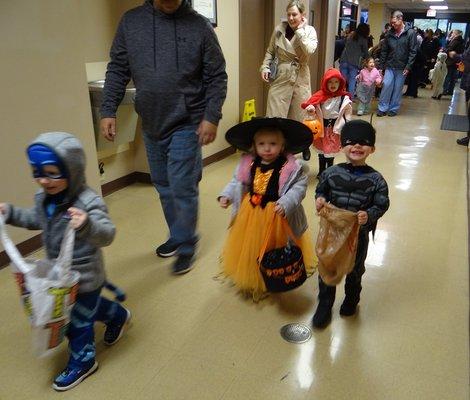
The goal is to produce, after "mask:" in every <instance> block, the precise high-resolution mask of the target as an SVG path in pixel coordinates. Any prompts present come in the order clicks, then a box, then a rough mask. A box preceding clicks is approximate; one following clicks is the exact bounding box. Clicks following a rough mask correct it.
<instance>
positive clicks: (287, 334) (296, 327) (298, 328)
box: [281, 323, 312, 343]
mask: <svg viewBox="0 0 470 400" xmlns="http://www.w3.org/2000/svg"><path fill="white" fill-rule="evenodd" d="M281 336H282V338H283V339H284V340H287V341H288V342H291V343H305V342H306V341H308V340H309V339H310V338H311V337H312V331H311V329H310V328H309V327H308V326H307V325H304V324H297V323H295V324H287V325H284V326H283V327H282V328H281Z"/></svg>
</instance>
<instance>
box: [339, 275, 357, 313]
mask: <svg viewBox="0 0 470 400" xmlns="http://www.w3.org/2000/svg"><path fill="white" fill-rule="evenodd" d="M348 278H352V277H350V276H347V277H346V284H345V285H344V291H345V293H346V297H345V298H344V301H343V304H341V308H340V309H339V313H340V314H341V315H343V316H345V317H350V316H351V315H354V314H356V309H357V305H358V304H359V300H360V299H361V290H362V285H361V282H360V281H359V282H353V280H352V279H349V280H348ZM359 279H360V278H359Z"/></svg>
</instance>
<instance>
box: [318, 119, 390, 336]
mask: <svg viewBox="0 0 470 400" xmlns="http://www.w3.org/2000/svg"><path fill="white" fill-rule="evenodd" d="M341 146H342V148H343V152H344V154H345V156H346V159H347V161H348V162H347V163H341V164H337V165H333V166H332V167H330V168H327V169H326V170H325V171H323V173H322V174H321V175H320V181H319V183H318V186H317V189H316V193H315V207H316V209H317V212H318V211H320V210H321V209H322V208H323V206H324V205H325V203H326V202H330V203H331V204H333V205H334V206H336V207H339V208H343V209H346V210H349V211H353V212H355V213H357V220H358V223H359V225H360V229H359V236H358V244H357V252H356V259H355V262H354V267H353V270H352V271H351V272H350V273H349V274H348V275H347V276H346V282H345V285H344V291H345V294H346V297H345V299H344V301H343V304H342V305H341V308H340V311H339V313H340V314H341V315H343V316H351V315H354V314H355V313H356V308H357V305H358V304H359V300H360V294H361V291H362V285H361V281H362V275H363V274H364V272H365V264H364V263H365V260H366V257H367V248H368V246H369V232H371V231H372V232H374V231H375V228H376V226H377V221H378V219H379V218H380V217H382V215H384V214H385V212H386V211H387V210H388V208H389V206H390V200H389V198H388V186H387V182H386V181H385V179H384V177H383V176H382V174H380V172H378V171H376V170H375V169H374V168H372V167H370V166H369V165H367V164H366V160H367V157H368V156H369V155H370V154H372V153H373V152H374V151H375V129H374V128H373V126H372V125H371V124H370V123H369V122H366V121H362V120H360V119H358V120H353V121H349V122H346V124H345V125H344V127H343V129H342V131H341ZM318 287H319V291H318V300H319V301H318V306H317V309H316V311H315V315H314V316H313V320H312V324H313V326H314V327H315V328H324V327H326V326H327V325H328V323H329V322H330V320H331V309H332V307H333V303H334V301H335V294H336V286H329V285H327V284H326V283H325V282H324V281H323V279H322V277H321V276H319V277H318Z"/></svg>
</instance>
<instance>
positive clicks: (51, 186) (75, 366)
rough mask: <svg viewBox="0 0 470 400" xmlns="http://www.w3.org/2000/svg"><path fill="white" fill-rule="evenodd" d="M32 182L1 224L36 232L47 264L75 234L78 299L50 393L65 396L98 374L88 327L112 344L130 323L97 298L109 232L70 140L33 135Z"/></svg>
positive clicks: (81, 156)
mask: <svg viewBox="0 0 470 400" xmlns="http://www.w3.org/2000/svg"><path fill="white" fill-rule="evenodd" d="M27 156H28V159H29V162H30V165H31V167H32V172H33V177H34V179H35V181H36V182H37V183H38V185H39V186H40V187H41V189H40V190H39V191H38V192H37V193H36V195H35V205H34V207H32V208H21V207H16V206H13V205H10V204H5V203H0V212H2V213H3V214H4V215H5V220H6V222H7V223H9V224H11V225H14V226H19V227H23V228H27V229H30V230H42V240H43V243H44V246H45V249H46V253H47V257H48V258H49V259H54V258H57V257H58V255H59V251H60V244H61V242H62V238H63V236H64V232H65V229H66V227H67V225H68V224H69V223H70V224H71V225H72V227H73V228H74V229H75V230H76V234H75V244H74V249H73V260H72V269H73V270H75V271H77V272H78V273H79V274H80V280H79V293H78V296H77V301H76V304H75V305H74V307H73V309H72V314H71V322H70V325H69V329H68V332H67V337H68V339H69V352H70V355H69V361H68V364H67V366H66V368H65V369H64V370H63V371H62V373H60V374H59V375H58V376H57V377H56V378H55V380H54V382H53V384H52V387H53V388H54V389H55V390H58V391H65V390H68V389H71V388H73V387H74V386H76V385H78V384H79V383H80V382H81V381H82V380H83V379H85V378H86V377H87V376H89V375H91V374H92V373H93V372H95V371H96V369H97V368H98V363H97V362H96V360H95V356H96V350H95V341H94V328H93V325H94V322H95V321H102V322H104V323H105V324H106V331H105V335H104V342H105V344H107V345H112V344H114V343H116V342H117V341H118V340H119V338H120V337H121V335H122V333H123V329H124V326H125V325H126V323H127V322H128V321H129V319H130V312H129V311H128V310H126V309H125V308H124V307H122V306H121V305H120V304H118V303H116V302H113V301H110V300H108V299H106V298H104V297H102V296H100V293H101V289H102V287H103V285H105V271H104V264H103V257H102V252H101V247H103V246H107V245H109V244H111V242H112V241H113V239H114V235H115V227H114V225H113V223H112V222H111V220H110V218H109V216H108V211H107V208H106V205H105V204H104V202H103V200H102V198H101V197H100V196H99V195H98V194H96V193H95V192H94V191H93V190H92V189H90V188H89V187H88V186H87V184H86V180H85V153H84V151H83V148H82V145H81V144H80V142H79V141H78V139H76V138H75V137H74V136H73V135H70V134H68V133H64V132H49V133H44V134H41V135H39V137H38V138H37V139H36V140H35V141H33V143H32V144H31V145H30V146H29V147H28V149H27Z"/></svg>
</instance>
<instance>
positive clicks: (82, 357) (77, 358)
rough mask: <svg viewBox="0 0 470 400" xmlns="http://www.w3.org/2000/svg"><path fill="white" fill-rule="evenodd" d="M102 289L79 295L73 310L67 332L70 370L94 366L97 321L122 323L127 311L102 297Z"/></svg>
mask: <svg viewBox="0 0 470 400" xmlns="http://www.w3.org/2000/svg"><path fill="white" fill-rule="evenodd" d="M100 293H101V288H99V289H97V290H95V291H93V292H88V293H79V294H78V296H77V301H76V303H75V305H74V306H73V308H72V313H71V316H70V325H69V328H68V331H67V338H68V339H69V352H70V357H69V362H68V367H70V368H80V369H81V368H87V367H89V366H91V365H93V364H94V362H95V356H96V348H95V331H94V326H93V325H94V323H95V321H101V322H103V323H105V324H108V323H110V322H113V321H121V320H122V318H123V316H124V315H126V313H127V312H126V310H125V309H124V307H122V306H121V305H120V304H118V303H116V302H114V301H111V300H108V299H106V298H105V297H101V296H100Z"/></svg>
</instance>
